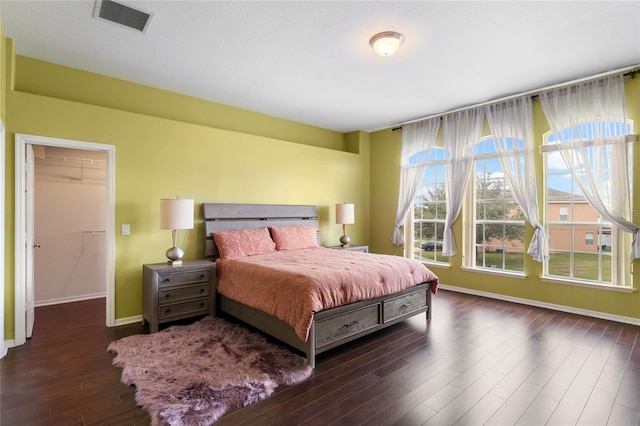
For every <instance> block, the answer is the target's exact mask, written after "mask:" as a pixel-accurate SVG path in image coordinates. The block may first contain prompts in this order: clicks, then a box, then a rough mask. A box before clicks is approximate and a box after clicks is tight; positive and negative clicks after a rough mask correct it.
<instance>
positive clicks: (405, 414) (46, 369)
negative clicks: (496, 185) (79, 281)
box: [0, 290, 640, 426]
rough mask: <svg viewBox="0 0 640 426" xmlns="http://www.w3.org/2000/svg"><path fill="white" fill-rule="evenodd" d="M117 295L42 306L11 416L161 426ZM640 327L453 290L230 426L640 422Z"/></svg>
mask: <svg viewBox="0 0 640 426" xmlns="http://www.w3.org/2000/svg"><path fill="white" fill-rule="evenodd" d="M104 318H105V307H104V300H103V299H98V300H93V301H87V302H77V303H71V304H66V305H56V306H49V307H42V308H37V309H36V327H35V330H34V335H33V337H32V338H31V339H30V340H29V341H28V342H27V343H26V344H25V345H23V346H21V347H17V348H12V349H10V350H9V353H8V355H7V356H6V357H5V358H4V359H2V360H1V361H0V378H1V383H2V384H1V386H2V389H1V391H2V393H1V395H0V396H1V407H0V408H1V415H0V420H1V424H2V425H3V426H13V425H89V424H91V425H148V424H149V423H150V420H149V417H148V415H147V414H146V412H145V411H144V410H142V409H141V408H139V407H137V406H136V404H135V400H134V388H133V387H128V386H125V385H123V384H122V383H120V373H121V370H120V369H119V368H116V367H113V366H112V365H111V361H112V359H113V355H111V354H109V353H107V351H106V348H107V345H108V344H109V343H110V342H111V341H112V340H116V339H118V338H121V337H124V336H127V335H130V334H134V333H140V332H142V331H143V329H142V326H141V325H140V324H135V325H129V326H123V327H116V328H112V329H108V328H106V327H105V326H104V322H105V319H104ZM639 331H640V327H637V326H631V325H625V324H620V323H616V322H610V321H603V320H598V319H593V318H587V317H581V316H577V315H571V314H565V313H561V312H555V311H549V310H545V309H539V308H533V307H528V306H522V305H517V304H511V303H508V302H501V301H495V300H490V299H485V298H481V297H475V296H470V295H464V294H458V293H453V292H450V291H445V290H441V291H439V292H438V295H437V296H435V297H434V308H433V319H432V321H431V322H430V323H429V324H427V323H426V320H425V318H424V316H423V315H421V316H419V317H416V318H413V319H411V320H408V321H405V322H403V323H401V324H398V325H396V326H393V327H390V328H388V329H386V330H383V331H381V332H378V333H376V334H374V335H372V336H367V337H365V338H363V339H361V340H359V341H357V342H354V343H352V344H349V345H347V346H345V347H343V348H339V349H336V350H333V351H330V352H328V353H325V354H321V355H320V356H319V357H318V364H317V368H316V369H315V371H314V373H313V375H312V376H311V378H310V379H308V380H307V381H305V382H303V383H301V384H298V385H296V386H289V387H288V386H282V387H280V388H278V389H277V390H276V392H275V393H274V394H273V395H272V396H271V397H270V398H267V399H266V400H264V401H261V402H259V403H256V404H253V405H251V406H249V407H245V408H241V409H235V410H232V411H229V412H228V413H227V414H226V415H225V416H223V417H222V418H221V419H220V420H219V421H218V422H217V424H219V425H231V424H233V425H236V424H284V425H328V424H339V425H355V424H367V425H371V424H374V425H390V424H398V425H421V424H427V425H431V424H434V425H450V424H472V425H483V424H489V425H512V424H525V425H543V424H549V425H573V424H581V425H606V424H610V425H640V335H639Z"/></svg>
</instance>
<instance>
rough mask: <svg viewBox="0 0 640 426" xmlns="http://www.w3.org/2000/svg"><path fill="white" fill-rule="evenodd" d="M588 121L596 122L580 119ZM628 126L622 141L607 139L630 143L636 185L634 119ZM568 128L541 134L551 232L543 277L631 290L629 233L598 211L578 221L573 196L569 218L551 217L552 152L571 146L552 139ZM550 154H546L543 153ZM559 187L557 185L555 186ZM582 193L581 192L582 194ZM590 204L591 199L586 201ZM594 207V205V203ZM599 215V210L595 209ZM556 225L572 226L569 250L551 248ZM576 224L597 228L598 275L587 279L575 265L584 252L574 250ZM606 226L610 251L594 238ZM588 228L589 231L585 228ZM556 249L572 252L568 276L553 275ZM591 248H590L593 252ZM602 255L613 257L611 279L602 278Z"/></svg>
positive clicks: (547, 223)
mask: <svg viewBox="0 0 640 426" xmlns="http://www.w3.org/2000/svg"><path fill="white" fill-rule="evenodd" d="M588 123H593V121H585V122H583V123H581V124H582V125H584V124H588ZM624 127H625V128H626V131H627V132H628V133H629V134H627V135H626V136H625V139H624V141H623V142H620V141H619V137H615V138H610V139H605V141H606V144H607V145H612V144H614V143H625V144H626V145H627V146H628V148H627V149H628V150H629V152H628V153H627V154H628V161H629V163H630V164H629V174H630V175H629V177H628V178H629V185H630V186H631V187H632V185H633V155H634V153H633V149H634V148H633V146H634V145H635V144H634V143H633V142H635V141H636V137H635V135H633V134H632V131H633V120H630V119H628V120H626V125H625V126H624ZM566 130H567V128H566V127H565V128H563V129H560V130H559V131H556V132H554V131H553V130H549V131H548V132H545V133H544V134H543V135H542V145H541V147H540V153H541V154H543V159H542V160H543V166H542V167H543V173H542V174H543V181H544V187H543V188H544V189H543V204H544V209H543V210H544V217H545V222H544V224H545V232H546V233H547V236H548V241H549V254H550V256H549V259H548V260H545V261H544V263H543V272H542V277H541V278H542V279H543V280H546V281H558V282H566V283H571V284H576V285H586V286H591V285H595V286H598V287H610V288H615V289H621V290H632V289H633V276H632V263H631V262H630V261H628V259H629V254H630V248H631V236H630V234H629V233H627V232H624V231H622V230H621V229H619V228H618V227H616V226H615V225H613V224H610V223H608V222H604V221H603V220H602V218H601V217H600V216H599V215H598V218H597V220H595V221H576V220H575V218H576V213H575V211H574V205H575V199H574V198H572V201H571V204H570V206H569V207H570V208H569V217H568V218H567V219H568V220H566V221H563V220H562V217H561V216H560V217H559V220H558V221H552V220H550V219H549V204H550V203H549V198H550V197H549V192H548V190H549V180H550V179H549V154H550V153H553V152H554V151H558V150H561V149H571V148H570V147H563V146H561V144H559V143H554V142H551V143H549V140H550V138H551V137H552V136H553V135H554V134H556V133H558V132H563V131H566ZM585 146H587V147H591V146H595V142H591V141H586V143H585ZM544 154H547V155H544ZM560 174H563V173H562V172H555V173H552V175H560ZM575 185H577V183H575V182H574V179H573V177H571V188H573V187H574V186H575ZM553 189H556V188H553ZM571 191H572V192H571V194H573V189H571ZM631 193H632V194H633V191H631ZM580 197H581V196H580ZM630 203H631V205H633V204H632V203H633V200H630ZM587 204H588V203H587ZM591 208H593V207H591ZM595 213H596V215H597V212H595ZM569 219H570V220H569ZM554 225H556V226H557V225H561V226H569V227H570V228H571V233H570V241H569V242H570V250H559V249H552V247H553V244H554V238H553V235H552V234H551V229H550V227H551V226H554ZM576 227H583V228H584V227H591V228H595V231H594V241H593V245H591V246H588V247H594V248H595V252H594V254H597V256H598V258H597V259H598V279H587V278H583V277H576V276H575V270H576V265H575V257H576V254H583V253H584V251H580V250H575V249H574V244H575V242H576V238H578V239H581V237H580V236H576V235H575V228H576ZM605 229H607V230H609V232H610V234H609V235H610V237H609V238H610V241H611V251H610V252H609V253H610V254H609V253H608V252H606V251H605V250H604V249H603V245H602V244H600V241H599V240H598V243H597V244H596V242H595V238H596V235H595V234H597V235H606V234H607V232H604V230H605ZM585 232H588V231H585ZM582 242H583V244H584V245H585V247H587V244H586V241H585V239H582ZM554 252H555V253H556V254H557V253H562V252H566V253H569V261H570V264H569V271H570V273H569V276H563V275H552V274H551V273H550V272H549V268H550V265H549V263H550V261H551V260H552V255H553V254H554ZM590 253H591V252H589V254H590ZM603 257H610V259H609V263H610V273H609V275H610V280H606V281H605V280H603V277H602V275H603V272H605V273H606V269H605V270H603V268H602V266H603V263H602V259H603Z"/></svg>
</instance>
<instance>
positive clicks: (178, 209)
mask: <svg viewBox="0 0 640 426" xmlns="http://www.w3.org/2000/svg"><path fill="white" fill-rule="evenodd" d="M160 229H172V230H173V229H193V200H191V199H188V198H169V199H165V198H163V199H161V200H160Z"/></svg>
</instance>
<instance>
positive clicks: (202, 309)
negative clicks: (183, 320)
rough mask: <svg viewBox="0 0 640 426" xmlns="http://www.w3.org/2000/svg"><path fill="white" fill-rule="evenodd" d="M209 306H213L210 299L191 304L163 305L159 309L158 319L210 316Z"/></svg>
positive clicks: (198, 300)
mask: <svg viewBox="0 0 640 426" xmlns="http://www.w3.org/2000/svg"><path fill="white" fill-rule="evenodd" d="M209 306H211V300H210V298H208V297H207V298H202V299H197V300H193V301H191V302H184V303H174V304H172V305H163V306H160V307H159V308H158V317H159V318H160V320H163V319H167V318H174V317H178V316H181V315H188V316H191V315H198V314H200V313H202V314H208V313H209Z"/></svg>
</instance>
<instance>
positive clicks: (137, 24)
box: [93, 0, 152, 32]
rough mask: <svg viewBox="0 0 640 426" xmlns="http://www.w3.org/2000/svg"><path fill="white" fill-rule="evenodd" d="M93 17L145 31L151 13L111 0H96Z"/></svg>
mask: <svg viewBox="0 0 640 426" xmlns="http://www.w3.org/2000/svg"><path fill="white" fill-rule="evenodd" d="M93 17H94V18H96V19H100V20H102V21H108V22H113V23H115V24H119V25H124V26H125V27H128V28H132V29H134V30H137V31H140V32H145V31H146V30H147V28H148V27H149V22H151V17H152V14H150V13H147V12H145V11H143V10H140V9H135V8H133V7H131V6H126V5H124V4H122V3H117V2H115V1H111V0H96V6H95V9H94V11H93Z"/></svg>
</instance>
